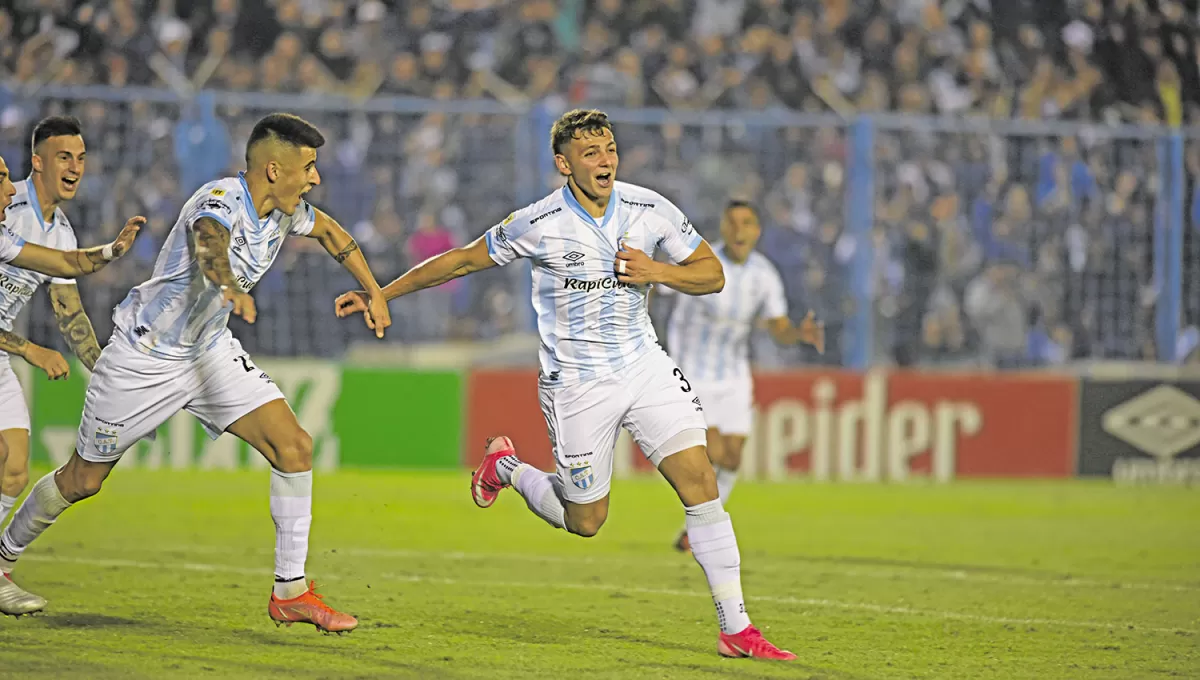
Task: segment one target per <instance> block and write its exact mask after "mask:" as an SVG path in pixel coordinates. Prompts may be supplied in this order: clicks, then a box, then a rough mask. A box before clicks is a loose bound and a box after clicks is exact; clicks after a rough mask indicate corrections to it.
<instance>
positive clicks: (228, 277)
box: [191, 217, 257, 323]
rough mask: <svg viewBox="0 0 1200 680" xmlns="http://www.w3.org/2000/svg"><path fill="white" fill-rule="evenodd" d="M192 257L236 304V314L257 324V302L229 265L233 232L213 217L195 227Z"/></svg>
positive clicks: (224, 295) (222, 295)
mask: <svg viewBox="0 0 1200 680" xmlns="http://www.w3.org/2000/svg"><path fill="white" fill-rule="evenodd" d="M191 245H192V254H193V255H195V257H196V261H197V262H198V263H199V264H200V271H201V272H202V273H203V274H204V277H205V278H207V279H208V280H209V281H212V282H213V283H214V284H216V285H217V286H219V287H220V288H221V297H222V298H224V300H225V301H226V302H229V303H232V304H233V313H234V314H236V315H238V316H240V317H242V318H243V319H245V320H246V322H247V323H254V318H255V317H256V316H257V312H256V310H255V309H254V298H252V297H250V295H249V294H247V293H245V292H244V291H242V288H241V286H239V285H238V282H237V279H236V278H234V276H233V267H232V266H231V265H230V264H229V230H228V229H226V228H225V226H224V225H222V224H221V223H220V222H218V221H216V220H214V219H213V218H211V217H201V218H200V219H198V220H196V221H195V222H194V223H193V224H192V241H191Z"/></svg>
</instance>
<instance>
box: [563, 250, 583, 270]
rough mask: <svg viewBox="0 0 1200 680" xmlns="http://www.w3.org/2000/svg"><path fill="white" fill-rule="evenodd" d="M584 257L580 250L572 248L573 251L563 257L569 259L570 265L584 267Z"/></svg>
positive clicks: (568, 263)
mask: <svg viewBox="0 0 1200 680" xmlns="http://www.w3.org/2000/svg"><path fill="white" fill-rule="evenodd" d="M584 257H585V255H584V254H583V253H581V252H579V251H578V250H572V251H571V252H569V253H567V254H566V255H563V259H564V260H566V261H567V266H568V267H582V266H583V262H582V260H583V258H584Z"/></svg>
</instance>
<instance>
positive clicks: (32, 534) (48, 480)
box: [0, 472, 71, 574]
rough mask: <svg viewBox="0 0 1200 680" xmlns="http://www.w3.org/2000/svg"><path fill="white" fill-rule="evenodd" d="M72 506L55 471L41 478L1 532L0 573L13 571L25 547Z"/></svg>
mask: <svg viewBox="0 0 1200 680" xmlns="http://www.w3.org/2000/svg"><path fill="white" fill-rule="evenodd" d="M69 507H71V503H69V502H68V501H67V499H66V498H63V495H62V492H61V491H59V490H58V484H57V483H55V481H54V473H53V472H51V473H50V474H48V475H46V476H45V477H42V478H41V479H39V480H38V481H37V483H36V484H34V485H33V488H32V489H30V490H29V496H28V497H26V498H25V502H24V503H22V504H21V507H19V508H17V512H16V514H15V515H13V518H12V522H9V524H8V528H7V529H5V530H4V534H3V535H0V573H5V574H7V573H9V572H11V571H12V569H13V567H15V566H16V564H17V559H18V558H19V557H21V553H23V552H25V548H28V547H29V544H30V543H33V541H34V539H36V538H37V537H38V536H41V535H42V532H43V531H45V530H46V529H48V528H49V527H50V525H51V524H54V520H56V519H58V516H59V515H61V514H63V511H65V510H66V509H67V508H69Z"/></svg>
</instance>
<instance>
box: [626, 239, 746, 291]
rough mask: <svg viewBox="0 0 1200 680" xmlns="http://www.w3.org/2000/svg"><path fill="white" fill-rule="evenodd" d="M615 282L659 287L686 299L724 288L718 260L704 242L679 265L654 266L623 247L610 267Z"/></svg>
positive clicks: (722, 270) (644, 258) (649, 260)
mask: <svg viewBox="0 0 1200 680" xmlns="http://www.w3.org/2000/svg"><path fill="white" fill-rule="evenodd" d="M613 271H615V272H616V274H617V280H618V281H621V282H622V283H628V284H632V285H636V286H644V285H646V284H650V283H661V284H662V285H664V286H667V287H669V288H673V289H675V290H677V291H679V292H680V293H684V294H686V295H708V294H709V293H719V292H721V289H722V288H724V287H725V270H724V268H722V267H721V260H719V259H718V258H717V255H716V253H714V252H713V250H712V248H711V247H710V246H709V245H708V243H707V242H706V241H701V242H700V246H699V247H697V248H696V250H695V251H694V252H693V253H692V254H691V255H689V256H688V257H687V259H685V260H683V261H682V262H680V263H679V264H671V263H669V262H656V261H655V260H653V259H651V258H650V256H649V255H647V254H646V253H644V252H642V251H640V250H628V249H626V248H625V247H624V246H622V247H621V250H619V251H617V259H616V261H615V262H614V263H613Z"/></svg>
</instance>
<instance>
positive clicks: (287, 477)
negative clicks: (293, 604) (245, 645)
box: [271, 468, 313, 599]
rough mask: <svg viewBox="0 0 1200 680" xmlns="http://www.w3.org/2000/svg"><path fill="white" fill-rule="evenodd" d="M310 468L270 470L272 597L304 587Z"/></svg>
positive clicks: (284, 596)
mask: <svg viewBox="0 0 1200 680" xmlns="http://www.w3.org/2000/svg"><path fill="white" fill-rule="evenodd" d="M312 480H313V474H312V470H308V471H306V472H280V471H279V470H276V469H274V468H272V469H271V519H272V520H274V521H275V596H276V597H278V598H282V599H291V598H293V597H296V596H298V595H300V594H301V593H303V592H304V591H305V590H307V586H305V584H304V562H305V560H306V559H307V558H308V532H309V529H310V528H311V527H312Z"/></svg>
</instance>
